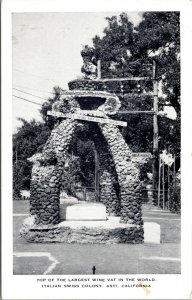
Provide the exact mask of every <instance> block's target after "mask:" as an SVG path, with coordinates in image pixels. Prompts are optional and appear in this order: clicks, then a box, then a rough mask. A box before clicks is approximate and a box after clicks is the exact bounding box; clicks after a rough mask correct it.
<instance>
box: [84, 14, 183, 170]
mask: <svg viewBox="0 0 192 300" xmlns="http://www.w3.org/2000/svg"><path fill="white" fill-rule="evenodd" d="M179 17H180V16H179V13H178V12H145V13H143V18H142V21H141V22H140V23H139V24H138V26H137V27H134V26H133V24H132V23H131V22H130V21H129V18H128V16H127V15H126V13H121V14H120V16H119V18H118V17H117V16H113V17H111V18H106V20H107V21H108V26H107V27H106V28H105V29H104V36H103V37H102V38H100V37H99V36H95V37H94V38H93V47H89V46H88V45H86V46H85V47H84V49H83V51H82V54H83V55H84V56H85V55H86V53H87V57H88V58H89V60H90V62H91V63H93V64H95V65H97V61H98V60H99V59H100V60H101V75H102V78H110V77H115V78H116V77H117V78H118V77H134V76H151V77H152V60H153V59H154V60H156V62H157V66H158V68H157V79H158V80H159V81H161V83H162V91H163V93H164V97H161V98H160V99H159V109H160V110H161V109H163V108H164V106H167V105H168V106H172V107H173V108H174V109H175V111H176V112H177V120H176V121H172V120H170V119H169V118H166V117H159V134H160V141H159V146H160V150H162V149H164V147H165V145H170V144H171V148H172V152H173V153H175V154H177V155H178V154H179V152H180V21H179V20H180V19H179ZM82 71H83V73H84V74H85V73H86V70H84V69H83V70H82ZM139 88H140V89H141V90H143V89H145V91H151V89H152V81H151V82H145V83H144V86H140V87H139ZM165 96H166V97H165ZM131 97H132V103H133V105H132V104H130V99H128V97H127V96H124V97H122V99H121V102H122V106H124V107H125V108H126V109H130V108H131V109H134V110H137V109H139V108H141V109H142V110H151V109H152V99H151V104H150V105H149V103H150V100H149V99H148V98H147V97H144V96H143V95H141V96H140V98H139V99H138V97H134V95H132V96H131ZM123 118H124V119H125V120H127V122H128V128H127V129H124V130H123V134H124V137H125V139H126V141H127V142H128V143H129V145H130V146H131V148H132V149H133V150H134V151H151V150H152V128H153V127H152V118H151V116H150V115H148V116H146V117H145V116H144V115H127V116H125V115H123ZM141 128H142V130H141ZM176 132H177V135H175V134H174V133H176ZM145 137H146V138H145ZM178 167H179V166H178Z"/></svg>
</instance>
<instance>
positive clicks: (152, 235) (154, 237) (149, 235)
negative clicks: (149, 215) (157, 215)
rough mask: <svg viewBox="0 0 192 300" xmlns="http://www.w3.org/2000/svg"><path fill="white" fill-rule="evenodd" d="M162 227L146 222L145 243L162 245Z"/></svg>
mask: <svg viewBox="0 0 192 300" xmlns="http://www.w3.org/2000/svg"><path fill="white" fill-rule="evenodd" d="M160 242H161V229H160V225H159V224H157V223H153V222H144V243H153V244H160Z"/></svg>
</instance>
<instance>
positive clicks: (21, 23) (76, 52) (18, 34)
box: [12, 12, 141, 132]
mask: <svg viewBox="0 0 192 300" xmlns="http://www.w3.org/2000/svg"><path fill="white" fill-rule="evenodd" d="M119 14H120V12H117V13H115V12H106V13H104V12H94V13H74V12H73V13H13V15H12V66H13V95H14V96H13V131H14V132H15V131H16V129H17V127H18V126H20V125H21V122H20V121H18V118H23V119H25V120H27V121H30V120H31V119H33V118H34V119H36V120H39V121H40V120H41V116H40V113H39V109H40V106H38V105H35V104H32V103H30V102H27V101H24V100H22V99H20V98H16V97H15V96H17V97H21V98H24V99H27V100H30V101H34V102H38V103H43V102H44V101H45V100H44V99H46V98H47V97H49V96H51V92H52V89H53V87H54V86H60V87H61V88H63V89H68V85H67V83H68V82H69V81H70V80H73V79H76V78H77V77H80V76H82V74H81V66H82V58H81V55H80V52H81V50H82V48H83V45H86V44H88V45H90V46H91V45H92V38H93V37H94V36H95V35H96V34H97V35H99V36H102V34H103V29H104V28H105V27H106V26H107V21H106V20H105V18H106V17H107V16H112V15H119ZM128 15H129V18H130V20H131V21H132V22H133V23H134V24H135V25H137V24H138V23H139V21H140V20H141V14H139V13H138V12H135V13H134V12H130V13H128ZM29 94H32V95H29ZM35 96H38V97H40V98H37V97H35ZM41 98H43V99H41Z"/></svg>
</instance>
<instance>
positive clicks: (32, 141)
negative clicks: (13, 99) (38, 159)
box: [13, 119, 51, 196]
mask: <svg viewBox="0 0 192 300" xmlns="http://www.w3.org/2000/svg"><path fill="white" fill-rule="evenodd" d="M20 120H21V121H22V123H23V124H22V126H21V127H20V128H19V130H18V132H17V133H15V134H14V135H13V190H14V191H15V194H16V195H17V196H19V191H20V190H21V189H29V188H30V179H31V168H32V165H31V163H30V162H29V161H28V160H27V159H28V158H30V157H31V156H32V155H33V154H35V153H36V152H40V151H42V148H43V145H44V144H45V142H46V140H47V139H48V137H49V135H50V132H51V131H50V128H49V127H48V126H47V125H46V124H44V123H41V122H36V121H35V120H32V121H30V122H27V121H25V120H24V119H20Z"/></svg>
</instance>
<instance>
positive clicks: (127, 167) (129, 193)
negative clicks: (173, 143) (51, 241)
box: [30, 91, 142, 226]
mask: <svg viewBox="0 0 192 300" xmlns="http://www.w3.org/2000/svg"><path fill="white" fill-rule="evenodd" d="M95 99H97V100H99V101H95ZM86 101H87V103H88V105H87V104H86V105H85V102H86ZM94 102H96V103H98V102H99V105H96V104H94ZM82 103H84V104H83V105H82ZM82 107H83V109H82ZM87 107H88V110H87V109H86V108H87ZM119 107H120V102H119V99H118V97H116V96H114V95H112V94H110V93H102V92H90V91H88V92H85V91H84V92H82V91H73V92H63V95H62V97H61V99H60V100H59V101H57V102H56V103H55V104H54V105H53V108H52V110H53V111H52V113H50V114H52V115H55V116H56V117H57V118H58V119H59V120H60V122H59V123H58V124H57V125H56V126H55V128H54V129H53V131H52V133H51V136H50V138H49V139H48V141H47V143H46V144H45V146H44V149H43V151H42V153H38V154H35V155H34V156H33V157H32V158H31V159H30V161H31V162H33V168H32V179H31V198H30V213H31V215H33V216H34V218H35V224H36V225H38V226H40V225H43V226H44V225H48V226H52V225H55V224H58V223H59V222H60V214H59V206H60V201H59V199H60V186H61V177H62V173H63V170H64V165H65V161H66V159H67V154H68V150H69V147H70V143H71V140H72V137H73V134H74V132H75V129H76V128H77V126H79V124H81V126H83V124H84V122H90V124H91V127H92V130H93V135H92V136H93V141H94V143H95V147H96V150H97V152H98V156H99V160H100V165H101V181H100V184H101V202H102V203H103V204H105V206H106V208H107V212H108V214H110V215H111V214H112V215H116V216H120V218H121V220H120V222H122V223H128V224H132V225H135V226H142V216H141V197H140V182H139V169H138V168H137V166H136V165H135V164H134V162H133V161H132V156H131V151H130V149H129V147H128V145H127V144H126V143H125V141H124V139H123V136H122V134H121V132H120V130H119V128H118V125H116V123H115V122H109V120H110V116H111V115H113V114H115V113H116V112H117V111H118V109H119ZM83 116H88V117H86V118H85V117H83ZM94 117H99V118H100V120H101V119H102V120H103V121H102V122H95V119H94ZM62 118H64V119H62ZM90 118H92V120H94V122H92V120H91V119H90ZM106 153H107V154H108V155H107V156H105V157H104V154H106Z"/></svg>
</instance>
